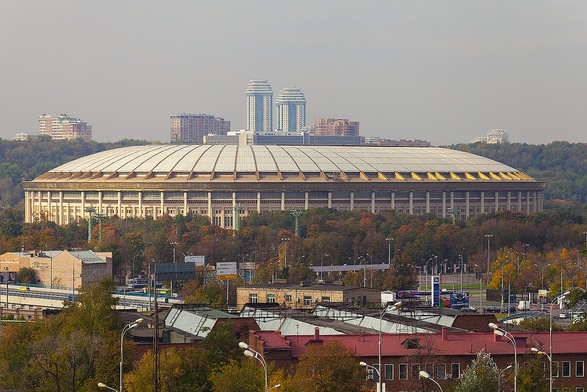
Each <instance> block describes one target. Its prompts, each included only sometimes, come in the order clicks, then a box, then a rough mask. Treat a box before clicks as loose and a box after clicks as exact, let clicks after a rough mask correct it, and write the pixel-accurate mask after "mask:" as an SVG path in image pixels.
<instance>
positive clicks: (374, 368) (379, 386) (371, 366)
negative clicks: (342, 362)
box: [359, 361, 381, 392]
mask: <svg viewBox="0 0 587 392" xmlns="http://www.w3.org/2000/svg"><path fill="white" fill-rule="evenodd" d="M359 365H361V366H363V367H365V368H367V369H373V370H374V371H376V372H377V380H379V385H378V387H377V388H378V389H377V392H381V372H380V371H379V369H377V368H376V367H375V366H373V365H369V364H368V363H366V362H363V361H361V362H359ZM379 367H381V364H380V365H379Z"/></svg>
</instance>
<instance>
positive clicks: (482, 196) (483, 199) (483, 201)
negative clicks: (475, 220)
mask: <svg viewBox="0 0 587 392" xmlns="http://www.w3.org/2000/svg"><path fill="white" fill-rule="evenodd" d="M481 213H482V214H485V192H484V191H481Z"/></svg>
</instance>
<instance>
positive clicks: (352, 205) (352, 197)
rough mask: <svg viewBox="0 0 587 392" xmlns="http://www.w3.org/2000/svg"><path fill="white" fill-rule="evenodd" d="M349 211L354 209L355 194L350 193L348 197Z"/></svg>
mask: <svg viewBox="0 0 587 392" xmlns="http://www.w3.org/2000/svg"><path fill="white" fill-rule="evenodd" d="M350 199H351V200H350V204H351V205H350V210H351V211H352V210H353V209H354V208H355V192H354V191H351V195H350Z"/></svg>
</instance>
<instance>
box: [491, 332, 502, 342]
mask: <svg viewBox="0 0 587 392" xmlns="http://www.w3.org/2000/svg"><path fill="white" fill-rule="evenodd" d="M493 341H494V342H501V336H500V335H498V334H495V333H494V334H493Z"/></svg>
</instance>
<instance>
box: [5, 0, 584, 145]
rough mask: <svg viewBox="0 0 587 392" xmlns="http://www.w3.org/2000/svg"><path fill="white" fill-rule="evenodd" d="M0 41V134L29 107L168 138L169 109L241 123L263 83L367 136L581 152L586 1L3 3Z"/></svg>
mask: <svg viewBox="0 0 587 392" xmlns="http://www.w3.org/2000/svg"><path fill="white" fill-rule="evenodd" d="M0 34H1V37H2V39H1V40H0V49H1V57H0V81H1V83H0V99H1V104H0V119H1V120H0V137H1V138H4V139H12V138H13V137H14V135H15V134H16V133H18V132H28V133H36V132H38V128H39V126H38V117H39V115H40V114H41V113H47V114H50V115H59V114H61V113H66V114H68V115H70V116H72V117H77V118H80V119H82V120H83V121H86V122H88V123H89V124H91V125H92V126H93V138H94V139H95V140H98V141H118V140H121V139H123V138H134V139H147V140H158V141H162V142H169V139H170V137H169V116H170V115H171V114H174V113H207V114H212V115H215V116H219V117H223V118H225V119H226V120H229V121H231V123H232V129H233V130H238V129H243V128H244V127H245V121H246V113H245V107H246V106H245V95H244V93H245V89H246V86H247V84H248V82H249V80H250V79H267V80H268V81H269V83H270V85H271V87H272V88H273V98H274V102H275V98H276V97H277V94H278V93H279V91H280V90H281V89H282V88H284V87H298V88H301V89H302V91H303V92H304V95H305V97H306V100H307V121H308V123H313V122H314V119H315V118H317V117H335V118H349V119H351V120H354V121H359V122H360V131H361V135H363V136H380V137H385V138H393V139H424V140H428V141H430V142H431V143H432V144H434V145H447V144H452V143H461V142H469V141H470V140H471V139H472V138H474V137H475V136H484V135H485V134H486V133H487V132H488V131H490V130H491V129H494V128H500V129H505V130H506V131H507V132H508V133H509V135H510V141H512V142H526V143H531V144H541V143H549V142H551V141H554V140H566V141H570V142H587V137H586V135H587V132H586V131H587V1H541V0H520V1H512V0H507V1H495V0H493V1H471V0H465V1H440V0H430V1H417V0H410V1H407V0H406V1H392V0H381V1H374V0H369V1H367V0H360V1H359V0H357V1H349V0H325V1H321V0H307V1H306V0H295V1H280V0H265V1H256V0H242V1H225V0H210V1H205V0H197V1H194V0H189V1H172V0H168V1H149V0H124V1H121V0H100V1H79V0H70V1H65V0H52V1H40V0H39V1H32V0H2V1H1V2H0ZM274 120H275V119H274ZM274 122H275V121H274Z"/></svg>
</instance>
